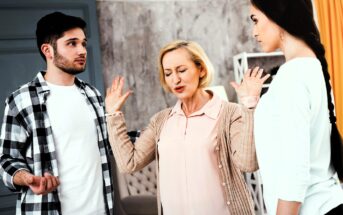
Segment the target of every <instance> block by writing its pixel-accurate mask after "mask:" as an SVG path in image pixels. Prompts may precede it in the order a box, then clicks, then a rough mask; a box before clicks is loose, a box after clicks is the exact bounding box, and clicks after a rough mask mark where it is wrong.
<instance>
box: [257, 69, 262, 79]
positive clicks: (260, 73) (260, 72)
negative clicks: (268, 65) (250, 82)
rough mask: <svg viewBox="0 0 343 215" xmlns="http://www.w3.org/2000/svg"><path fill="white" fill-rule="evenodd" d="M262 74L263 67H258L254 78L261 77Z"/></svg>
mask: <svg viewBox="0 0 343 215" xmlns="http://www.w3.org/2000/svg"><path fill="white" fill-rule="evenodd" d="M262 74H263V69H259V70H258V72H257V74H256V78H261V77H262Z"/></svg>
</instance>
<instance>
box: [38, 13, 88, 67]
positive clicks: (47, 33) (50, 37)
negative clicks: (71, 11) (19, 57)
mask: <svg viewBox="0 0 343 215" xmlns="http://www.w3.org/2000/svg"><path fill="white" fill-rule="evenodd" d="M74 28H81V29H82V30H83V32H84V33H85V34H86V32H85V29H86V22H85V21H84V20H83V19H81V18H79V17H75V16H69V15H66V14H63V13H61V12H54V13H50V14H48V15H46V16H44V17H42V18H41V19H40V20H39V21H38V23H37V28H36V38H37V46H38V50H39V53H40V55H41V56H42V57H43V59H44V60H45V61H46V58H45V55H44V54H43V52H42V51H41V46H42V44H44V43H49V44H51V45H52V46H53V47H54V48H56V41H57V40H58V39H59V38H61V37H63V35H64V32H66V31H68V30H71V29H74Z"/></svg>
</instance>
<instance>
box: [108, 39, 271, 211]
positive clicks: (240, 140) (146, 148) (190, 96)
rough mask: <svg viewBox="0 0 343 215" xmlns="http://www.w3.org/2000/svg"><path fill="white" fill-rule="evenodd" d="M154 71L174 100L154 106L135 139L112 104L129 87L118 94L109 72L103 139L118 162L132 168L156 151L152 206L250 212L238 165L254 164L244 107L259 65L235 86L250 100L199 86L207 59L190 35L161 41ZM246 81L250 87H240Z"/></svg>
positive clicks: (206, 79)
mask: <svg viewBox="0 0 343 215" xmlns="http://www.w3.org/2000/svg"><path fill="white" fill-rule="evenodd" d="M159 73H160V81H161V84H162V86H163V87H164V88H165V89H166V90H167V91H169V92H171V93H172V94H173V95H175V96H176V97H177V98H178V101H177V103H176V105H175V106H174V107H172V108H167V109H165V110H162V111H161V112H159V113H157V114H155V115H154V116H153V117H152V118H151V121H150V123H149V125H148V126H147V127H146V129H145V130H144V131H143V132H142V134H141V136H140V137H139V138H138V139H137V140H136V142H135V144H133V143H132V142H131V141H130V138H129V137H128V136H127V130H126V124H125V120H124V116H123V113H122V112H120V111H119V110H120V107H121V106H122V105H123V103H124V102H125V100H126V98H127V97H128V96H129V95H130V91H128V92H126V93H124V94H122V89H123V78H115V79H114V81H113V84H112V86H111V88H109V89H108V90H107V96H106V110H107V112H108V116H107V124H108V132H109V139H110V143H111V147H112V149H113V153H114V156H115V158H116V162H117V165H118V168H119V170H120V171H121V172H125V173H131V172H134V171H137V170H140V169H142V168H143V167H144V166H146V165H148V164H149V163H150V162H151V161H153V160H154V159H156V161H157V177H158V191H159V192H158V201H159V202H158V206H159V214H161V212H163V214H165V215H208V214H215V215H228V214H231V215H248V214H249V215H250V214H254V208H253V202H252V199H251V195H250V193H249V191H248V190H247V186H246V184H245V181H244V179H243V176H242V172H246V171H248V172H251V171H254V170H256V169H257V162H256V155H255V149H254V148H255V147H254V141H253V139H252V137H253V135H252V130H253V120H252V119H253V110H251V109H249V108H253V107H254V106H255V105H256V101H257V99H254V98H256V96H258V95H259V93H260V91H261V87H262V84H263V82H264V81H265V80H266V79H267V78H268V76H265V77H261V76H262V70H260V69H258V68H255V69H254V70H253V71H250V70H249V71H248V72H247V73H246V74H247V75H246V76H245V79H244V82H243V86H241V87H240V90H241V91H242V93H243V94H244V93H245V94H244V95H245V97H244V98H242V100H243V101H245V103H246V105H247V106H248V107H249V108H247V107H243V106H242V105H238V104H234V103H228V102H224V101H222V100H221V99H219V97H218V96H217V95H216V94H214V93H213V92H211V91H209V90H205V89H204V88H205V87H207V86H208V85H209V83H210V81H211V79H212V75H213V66H212V64H211V62H210V61H209V59H208V57H207V55H206V54H205V52H204V51H203V49H202V48H201V47H200V46H199V45H198V44H197V43H195V42H189V41H174V42H171V43H169V44H167V45H166V46H165V47H164V48H162V49H161V51H160V56H159ZM250 82H251V83H253V87H249V88H247V85H246V83H250ZM249 86H251V84H249ZM161 204H162V208H163V210H162V211H161V207H160V206H161Z"/></svg>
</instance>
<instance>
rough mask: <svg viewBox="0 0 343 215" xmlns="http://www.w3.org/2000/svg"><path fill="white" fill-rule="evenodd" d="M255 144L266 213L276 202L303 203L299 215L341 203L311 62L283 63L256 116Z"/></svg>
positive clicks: (321, 87)
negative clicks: (331, 164)
mask: <svg viewBox="0 0 343 215" xmlns="http://www.w3.org/2000/svg"><path fill="white" fill-rule="evenodd" d="M254 132H255V142H256V150H257V158H258V162H259V166H260V173H261V177H262V181H263V191H264V200H265V203H266V207H267V211H268V214H271V215H273V214H276V210H277V202H278V199H282V200H286V201H297V202H302V206H301V212H300V214H304V215H308V214H311V215H316V214H318V215H319V214H325V213H327V212H328V211H330V210H331V209H332V208H334V207H336V206H338V205H339V204H342V203H343V191H342V189H341V187H340V184H339V183H338V180H337V177H336V175H335V174H334V171H333V169H332V168H331V166H330V132H331V125H330V122H329V111H328V106H327V95H326V88H325V81H324V77H323V74H322V68H321V64H320V62H319V61H318V60H317V59H316V58H310V57H308V58H306V57H304V58H295V59H292V60H290V61H288V62H286V63H285V64H283V65H282V66H281V67H280V69H279V71H278V73H277V75H276V77H275V78H274V80H273V82H272V83H271V85H270V87H269V89H268V92H267V93H266V94H265V95H263V96H262V98H261V99H260V101H259V103H258V105H257V108H256V111H255V124H254Z"/></svg>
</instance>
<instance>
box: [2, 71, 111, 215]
mask: <svg viewBox="0 0 343 215" xmlns="http://www.w3.org/2000/svg"><path fill="white" fill-rule="evenodd" d="M43 76H44V72H39V73H38V74H37V76H36V77H35V79H34V80H33V81H31V82H29V83H27V84H25V85H23V86H21V87H20V88H19V89H18V90H16V91H15V92H13V93H12V94H11V95H10V96H9V97H8V98H7V100H6V107H5V114H4V120H3V125H2V129H1V136H0V139H1V142H0V176H1V177H2V179H3V181H4V183H5V185H6V186H7V187H8V188H9V189H10V190H11V191H14V192H18V195H19V196H18V201H17V214H22V215H24V214H25V215H36V214H37V215H40V214H47V215H48V214H49V215H50V214H61V203H60V201H59V197H58V192H57V191H54V192H52V193H49V194H47V195H36V194H34V193H33V192H32V191H31V190H30V189H28V188H27V187H20V186H16V185H14V184H13V176H14V174H15V173H16V172H17V171H18V170H20V169H25V170H27V171H29V172H31V173H32V174H34V175H39V176H42V175H43V174H44V172H47V171H48V172H51V173H52V174H53V175H54V176H58V166H57V160H56V149H55V144H54V139H53V135H52V128H51V124H50V121H49V117H48V114H47V108H46V100H47V97H48V95H49V92H50V91H49V88H48V86H47V84H46V82H45V80H44V77H43ZM75 84H76V86H77V87H78V88H79V89H80V92H81V93H82V94H83V95H84V96H85V99H86V101H87V104H88V105H89V106H91V107H92V108H91V110H92V111H94V113H95V115H96V116H97V117H96V118H95V119H94V121H95V123H96V128H97V134H98V137H97V139H98V147H99V151H100V156H101V161H102V165H101V168H102V176H103V186H104V187H103V192H104V199H105V208H106V214H110V215H112V214H113V210H112V207H113V187H112V181H111V171H110V170H111V168H110V163H109V157H108V154H109V153H110V147H109V144H108V138H107V131H106V120H105V114H104V104H103V100H102V98H101V95H100V93H99V92H98V91H97V90H96V89H95V88H94V87H92V86H91V85H89V84H87V83H85V82H83V81H81V80H79V79H77V78H76V79H75ZM80 150H82V149H80ZM75 153H77V152H75ZM80 183H82V178H80Z"/></svg>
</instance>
